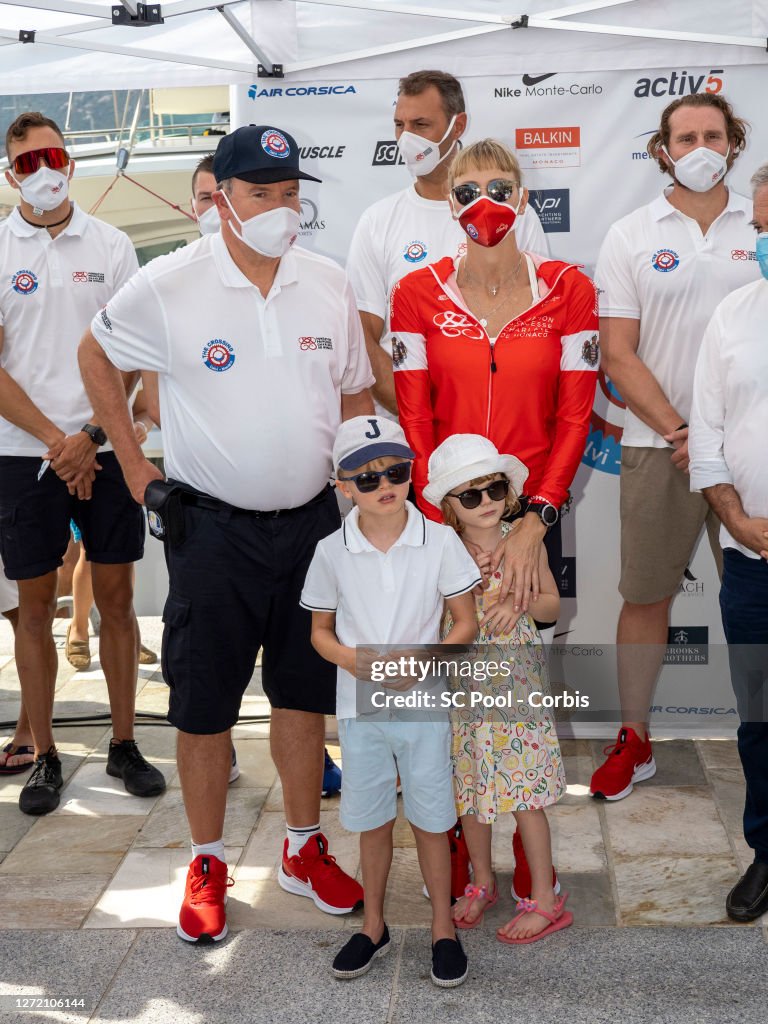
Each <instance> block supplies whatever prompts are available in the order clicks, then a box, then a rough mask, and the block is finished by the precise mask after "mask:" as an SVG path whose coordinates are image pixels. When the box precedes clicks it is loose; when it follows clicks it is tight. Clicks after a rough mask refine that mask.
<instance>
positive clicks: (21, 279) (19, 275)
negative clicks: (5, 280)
mask: <svg viewBox="0 0 768 1024" xmlns="http://www.w3.org/2000/svg"><path fill="white" fill-rule="evenodd" d="M11 284H12V285H13V290H14V291H15V292H18V293H19V295H31V294H32V292H36V291H37V277H36V276H35V275H34V274H33V273H32V271H31V270H17V271H16V273H15V274H14V275H13V277H12V278H11Z"/></svg>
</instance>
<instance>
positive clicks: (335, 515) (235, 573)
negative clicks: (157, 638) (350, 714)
mask: <svg viewBox="0 0 768 1024" xmlns="http://www.w3.org/2000/svg"><path fill="white" fill-rule="evenodd" d="M184 517H185V537H184V540H183V542H182V543H181V544H179V545H175V546H171V545H169V544H166V557H167V560H168V573H169V577H170V591H169V594H168V600H167V601H166V604H165V609H164V611H163V621H164V622H165V630H164V632H163V651H162V667H163V676H164V678H165V681H166V682H167V683H168V686H169V687H170V691H171V694H170V703H169V709H168V720H169V721H170V722H171V723H172V724H173V725H175V726H176V728H177V729H181V730H182V731H183V732H189V733H197V734H210V733H217V732H224V731H225V730H226V729H229V728H231V727H232V726H233V725H235V723H236V722H237V718H238V715H239V713H240V704H241V702H242V698H243V694H244V693H245V690H246V688H247V686H248V684H249V682H250V681H251V677H252V676H253V672H254V667H255V664H256V656H257V655H258V653H259V649H260V648H261V647H263V648H264V654H263V658H262V684H263V686H264V692H265V693H266V695H267V697H268V698H269V702H270V704H271V705H272V707H273V708H287V709H290V710H295V711H309V712H315V713H319V714H325V715H332V714H333V713H334V712H335V709H336V666H335V665H332V664H331V663H330V662H327V661H325V660H324V659H323V658H321V657H320V655H319V654H318V653H317V651H315V649H314V648H313V647H312V644H311V643H310V629H311V624H312V617H311V613H310V612H308V611H306V610H305V609H304V608H302V607H301V606H300V605H299V598H300V596H301V591H302V588H303V586H304V578H305V576H306V574H307V569H308V568H309V563H310V562H311V560H312V556H313V555H314V553H315V546H316V545H317V542H318V541H319V540H322V538H323V537H327V536H328V534H330V533H333V531H334V530H337V529H338V528H339V522H340V518H339V508H338V505H337V503H336V497H335V495H334V492H333V490H332V489H331V488H328V490H327V492H326V493H325V494H324V495H323V497H322V498H321V499H320V500H319V501H316V502H315V503H313V504H309V505H307V506H305V507H303V508H301V509H295V510H292V511H291V512H289V513H283V514H281V515H278V516H263V517H255V516H252V515H249V514H248V513H247V512H237V511H234V512H233V511H231V510H222V511H214V510H212V509H204V508H193V507H189V506H187V507H185V508H184Z"/></svg>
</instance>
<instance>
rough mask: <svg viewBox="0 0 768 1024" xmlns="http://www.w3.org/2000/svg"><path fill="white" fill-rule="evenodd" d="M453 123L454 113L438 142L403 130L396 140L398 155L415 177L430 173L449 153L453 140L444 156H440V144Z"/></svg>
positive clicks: (454, 121) (447, 134)
mask: <svg viewBox="0 0 768 1024" xmlns="http://www.w3.org/2000/svg"><path fill="white" fill-rule="evenodd" d="M455 123H456V115H455V114H454V115H453V117H452V118H451V123H450V124H449V125H448V128H447V129H446V132H445V135H444V136H443V137H442V139H440V141H439V142H432V141H431V139H425V138H424V136H423V135H414V133H413V132H403V134H402V135H401V136H400V138H399V139H398V140H397V148H398V149H399V150H400V156H401V157H402V158H403V160H405V166H406V167H407V168H408V170H409V171H410V172H411V174H412V175H413V176H414V177H415V178H423V177H424V175H425V174H431V173H432V171H434V169H435V168H436V167H437V166H438V164H441V163H442V162H443V160H445V158H446V157H447V156H448V154H449V153H451V151H452V150H453V148H454V146H455V145H456V142H455V141H454V143H453V146H451V147H450V149H449V150H448V151H447V152H446V153H445V156H440V146H441V145H442V143H443V142H445V140H446V139H447V138H448V136H449V135H450V134H451V130H452V128H453V126H454V124H455Z"/></svg>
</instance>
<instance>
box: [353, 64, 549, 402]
mask: <svg viewBox="0 0 768 1024" xmlns="http://www.w3.org/2000/svg"><path fill="white" fill-rule="evenodd" d="M466 128H467V114H466V112H465V104H464V93H463V91H462V88H461V83H460V82H459V81H458V79H456V78H454V77H453V75H449V74H447V72H445V71H414V72H412V73H411V74H410V75H407V76H406V77H405V78H401V79H400V84H399V88H398V96H397V105H396V106H395V138H396V139H397V145H398V150H399V153H400V156H401V158H402V161H403V162H404V163H405V165H406V167H407V169H408V171H409V172H410V174H411V175H412V176H413V183H412V184H411V185H409V186H408V187H407V188H405V189H402V190H401V191H400V192H396V193H395V194H394V195H391V196H387V197H386V198H385V199H381V200H379V201H378V202H377V203H374V204H373V205H372V206H369V207H368V209H367V210H365V212H364V213H363V215H362V217H361V218H360V221H359V223H358V225H357V228H356V229H355V233H354V235H353V237H352V243H351V245H350V249H349V259H348V260H347V272H348V274H349V279H350V281H351V282H352V287H353V288H354V291H355V295H356V297H357V308H358V310H359V311H360V319H361V321H362V324H363V331H364V332H365V343H366V347H367V349H368V356H369V358H370V360H371V365H372V367H373V372H374V375H375V377H376V385H375V387H374V389H373V394H374V398H375V399H376V402H377V411H378V412H380V413H382V412H386V413H388V414H390V415H393V416H396V415H397V398H396V397H395V384H394V374H393V367H392V351H391V344H390V341H389V296H390V293H391V291H392V288H393V287H394V285H395V284H396V283H397V281H399V280H400V279H401V278H402V277H405V275H406V274H410V272H411V271H412V270H418V269H419V267H424V266H427V265H428V264H429V263H436V262H437V261H438V260H440V259H442V258H443V257H444V256H456V255H457V254H459V253H461V252H463V251H464V248H465V244H466V238H465V236H464V232H463V231H462V229H461V227H460V226H459V224H458V222H457V221H456V220H454V218H453V217H452V215H451V209H450V206H449V204H448V176H449V173H450V169H451V163H452V161H453V159H454V158H455V156H456V154H457V153H458V151H459V146H460V142H459V140H460V139H461V137H462V135H463V134H464V132H465V131H466ZM515 234H516V236H517V243H518V245H519V247H520V249H525V250H527V251H528V252H535V253H539V254H542V255H547V254H548V253H549V247H548V245H547V240H546V236H545V234H544V231H543V229H542V227H541V223H540V222H539V218H538V217H537V216H536V213H535V212H534V211H533V210H532V209H531V208H530V206H528V207H527V208H526V209H525V211H523V212H521V215H520V216H519V218H518V220H517V223H516V224H515Z"/></svg>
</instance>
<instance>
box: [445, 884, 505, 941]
mask: <svg viewBox="0 0 768 1024" xmlns="http://www.w3.org/2000/svg"><path fill="white" fill-rule="evenodd" d="M464 895H465V896H466V897H467V899H468V900H469V902H468V903H467V907H466V912H469V908H470V907H471V906H472V904H473V903H474V902H475V900H477V899H481V900H488V902H487V903H486V904H485V906H484V907H483V909H482V910H481V911H480V913H479V914H478V915H477V917H476V918H475V920H474V921H467V920H466V918H463V917H462V918H461V919H460V920H458V921H457V920H455V919H454V922H453V923H454V925H455V927H456V928H463V929H465V930H468V929H470V928H477V927H478V925H479V924H480V923H481V921H482V920H483V914H484V913H485V912H486V910H489V909H490V908H491V907H492V906H494V904H496V903H498V901H499V888H498V886H497V885H496V881H495V879H494V883H493V895H489V894H488V889H487V887H486V886H484V885H479V886H478V885H468V886H467V887H466V889H465V890H464Z"/></svg>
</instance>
